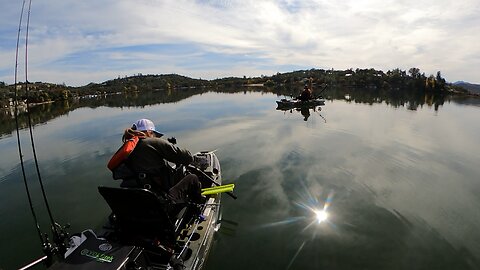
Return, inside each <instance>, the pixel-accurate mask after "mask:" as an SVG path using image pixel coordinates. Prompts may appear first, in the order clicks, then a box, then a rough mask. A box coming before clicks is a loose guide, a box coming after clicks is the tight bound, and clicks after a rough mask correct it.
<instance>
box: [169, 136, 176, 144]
mask: <svg viewBox="0 0 480 270" xmlns="http://www.w3.org/2000/svg"><path fill="white" fill-rule="evenodd" d="M167 141H168V142H169V143H171V144H177V139H175V137H171V138H168V139H167Z"/></svg>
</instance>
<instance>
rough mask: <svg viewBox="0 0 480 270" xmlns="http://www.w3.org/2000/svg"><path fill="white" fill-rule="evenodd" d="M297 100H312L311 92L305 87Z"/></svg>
mask: <svg viewBox="0 0 480 270" xmlns="http://www.w3.org/2000/svg"><path fill="white" fill-rule="evenodd" d="M297 99H299V100H301V101H308V100H311V99H313V95H312V90H311V89H310V88H309V87H308V86H307V85H305V87H304V88H303V91H302V93H301V94H300V96H299V97H297Z"/></svg>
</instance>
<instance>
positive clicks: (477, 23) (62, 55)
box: [0, 0, 480, 84]
mask: <svg viewBox="0 0 480 270" xmlns="http://www.w3.org/2000/svg"><path fill="white" fill-rule="evenodd" d="M2 1H6V0H2ZM457 2H458V1H457ZM457 2H451V1H433V0H429V1H422V2H421V3H420V2H418V1H410V0H407V1H379V0H373V1H353V0H349V1H343V2H341V3H338V2H331V1H320V0H318V1H294V0H289V1H268V0H266V1H253V0H248V1H227V0H219V1H187V0H180V1H173V0H172V1H155V0H149V1H148V0H144V1H101V2H96V1H71V2H66V1H57V0H51V1H43V2H34V3H33V6H32V8H33V10H32V18H31V35H30V41H29V44H30V45H29V46H30V52H29V58H30V59H29V61H30V62H31V63H32V64H31V66H32V67H33V66H35V68H39V69H42V70H65V71H66V72H67V73H72V74H74V73H75V72H76V68H75V67H76V65H75V63H74V60H71V59H70V60H68V61H64V60H65V59H68V57H70V56H71V55H82V54H85V53H89V52H92V51H95V50H97V51H101V52H99V53H101V54H102V57H104V58H105V59H106V61H105V64H104V66H97V65H95V66H91V67H89V69H90V72H91V74H92V75H94V74H95V77H98V76H97V74H98V72H97V71H98V70H105V69H107V68H108V64H109V61H108V59H111V60H115V61H119V60H121V59H122V57H125V55H126V54H128V53H131V52H130V51H129V50H123V51H122V50H118V48H122V47H129V46H144V45H155V44H157V45H161V44H187V45H188V44H191V45H192V46H194V47H195V48H196V49H198V50H199V52H198V54H205V53H207V54H208V53H214V54H224V55H235V56H236V57H240V56H241V55H250V56H255V57H258V58H259V59H260V60H261V61H259V62H261V65H262V67H261V68H260V67H256V65H255V63H254V62H253V63H252V62H251V61H249V62H248V63H249V64H248V65H247V64H243V66H239V65H238V63H235V62H232V63H230V65H231V66H232V69H231V70H230V71H228V70H225V69H222V70H221V71H222V72H221V73H231V74H232V75H236V76H242V75H243V74H233V72H234V71H235V70H248V69H251V70H258V71H261V70H265V65H269V68H268V69H269V70H271V71H273V72H276V71H286V70H280V69H281V66H282V65H294V66H304V67H306V68H307V67H317V68H330V67H333V68H337V69H344V68H351V67H352V68H356V67H360V68H362V67H364V68H365V67H368V68H369V67H373V68H377V69H383V70H388V69H391V68H396V67H399V68H402V69H408V68H409V67H412V66H415V67H419V68H420V69H421V70H422V71H423V72H426V73H427V74H428V73H435V72H436V71H437V70H441V71H442V74H443V75H444V76H445V77H446V78H447V80H450V81H455V80H468V81H472V82H480V78H479V77H478V75H477V74H475V73H476V72H474V71H475V70H477V69H478V68H479V67H480V59H479V58H478V57H476V56H477V55H479V54H480V49H479V48H478V46H477V44H478V43H479V41H480V38H479V36H478V32H479V30H480V18H479V17H478V16H477V14H478V13H479V11H480V3H479V2H478V1H473V0H464V1H461V2H458V3H457ZM2 6H3V4H2ZM6 7H7V8H9V9H12V10H10V12H8V16H7V17H8V18H7V19H8V20H10V21H11V20H13V19H15V17H16V16H18V13H19V9H20V6H19V7H18V11H17V10H15V9H14V7H13V6H12V5H11V4H8V5H6ZM7 19H0V21H1V22H2V26H1V28H0V31H1V32H6V31H9V33H13V31H12V29H10V28H12V27H13V25H12V23H11V22H9V23H6V22H7ZM17 21H18V19H17ZM3 22H5V24H3ZM4 27H8V29H5V28H4ZM0 42H2V43H0V56H1V57H2V59H7V61H2V62H0V70H7V69H8V67H9V66H13V63H11V59H9V58H8V57H6V55H9V54H13V53H14V44H7V43H5V42H4V41H3V40H1V39H0ZM111 48H115V49H116V50H115V51H111ZM135 53H136V54H135V57H138V59H139V60H141V59H144V60H145V61H146V62H151V61H152V59H158V65H154V66H152V65H150V66H147V67H145V69H151V68H158V71H156V72H155V71H154V72H153V73H163V72H165V73H170V72H174V73H181V72H182V74H185V75H189V74H197V73H199V72H198V68H196V69H195V70H188V68H186V67H185V66H184V65H182V64H181V63H183V61H184V59H185V57H181V55H180V54H171V52H168V55H167V53H164V54H162V52H155V53H154V54H155V55H152V53H149V52H146V53H144V54H138V52H135ZM4 56H5V57H6V58H3V57H4ZM110 57H113V58H110ZM175 57H178V58H181V61H182V62H180V60H178V61H177V60H176V58H175ZM165 58H169V60H167V61H165V62H163V61H162V60H164V59H165ZM128 59H129V57H128V56H127V57H126V58H125V61H128ZM200 59H201V60H200V61H202V62H200V63H195V66H199V65H202V64H204V65H205V70H204V71H203V74H199V76H201V77H204V78H216V77H219V76H221V75H218V76H215V75H214V74H213V73H215V72H217V70H215V69H209V67H211V66H212V63H215V62H216V61H225V58H221V60H218V59H215V58H200ZM59 63H62V64H59ZM162 63H163V64H162ZM127 64H128V63H127V62H126V63H125V65H124V66H125V68H127ZM138 69H139V68H138V66H135V67H132V68H131V70H130V72H127V74H133V73H137V72H143V73H146V72H145V71H143V70H138ZM82 72H85V71H82ZM103 73H104V74H105V75H108V72H103ZM113 73H117V71H114V72H113ZM212 75H213V76H212ZM252 75H260V74H252ZM9 76H10V75H9V74H6V73H0V79H4V80H6V81H11V79H8V77H9ZM57 76H58V77H59V79H56V80H55V81H63V80H62V79H60V77H65V76H63V75H62V74H61V73H60V74H58V75H57ZM82 76H84V75H82ZM93 77H94V76H92V80H93ZM106 79H110V77H104V78H101V79H100V80H101V81H102V80H106ZM38 80H45V79H43V78H38ZM92 80H86V81H83V80H76V81H77V82H76V83H80V84H82V83H87V82H89V81H92ZM67 83H71V82H70V81H67Z"/></svg>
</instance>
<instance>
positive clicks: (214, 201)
mask: <svg viewBox="0 0 480 270" xmlns="http://www.w3.org/2000/svg"><path fill="white" fill-rule="evenodd" d="M194 157H195V159H194V162H193V163H192V164H191V165H188V166H181V167H177V168H175V170H176V172H177V173H178V172H180V173H182V174H183V175H186V174H188V173H193V174H196V175H197V176H198V178H199V180H200V182H201V183H202V187H203V189H202V194H203V195H204V196H205V198H204V202H203V203H201V204H193V203H185V204H175V203H173V202H171V201H169V200H168V199H167V198H166V197H162V196H159V195H157V194H156V193H154V192H152V191H150V190H147V189H142V188H116V187H104V186H100V187H98V190H99V192H100V194H101V195H102V196H103V198H104V199H105V201H106V202H107V204H108V205H109V206H110V208H111V210H112V214H111V215H110V216H109V217H108V221H107V222H106V224H105V225H104V226H103V229H102V230H101V231H99V232H94V231H93V230H91V229H89V230H84V231H83V232H81V233H77V234H74V235H72V236H71V237H70V239H69V243H68V246H67V247H66V250H65V253H64V254H63V255H62V256H61V257H62V258H61V259H60V260H59V261H58V262H55V263H54V264H53V265H52V266H51V267H50V268H49V269H53V270H71V269H92V270H96V269H102V270H104V269H125V270H127V269H173V270H177V269H189V270H200V269H202V268H203V267H204V265H205V262H206V259H207V256H208V253H209V251H210V247H211V244H212V242H213V238H214V235H215V232H217V231H218V230H219V228H220V224H221V223H220V221H221V214H220V202H221V193H226V194H228V195H230V196H232V197H233V198H236V197H235V195H233V193H232V191H233V188H234V184H228V185H224V186H222V176H221V170H220V162H219V161H218V158H217V156H216V155H215V153H213V152H200V153H197V154H195V155H194Z"/></svg>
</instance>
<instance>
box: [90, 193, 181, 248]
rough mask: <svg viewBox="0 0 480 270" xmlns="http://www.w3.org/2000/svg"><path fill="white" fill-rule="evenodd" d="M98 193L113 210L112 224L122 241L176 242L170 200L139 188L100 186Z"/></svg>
mask: <svg viewBox="0 0 480 270" xmlns="http://www.w3.org/2000/svg"><path fill="white" fill-rule="evenodd" d="M98 191H99V192H100V194H101V195H102V196H103V198H104V199H105V201H106V202H107V203H108V205H109V206H110V209H111V210H112V216H111V217H112V218H111V222H112V225H113V228H114V230H115V231H116V232H117V233H118V236H119V238H120V240H121V241H123V242H126V243H128V244H135V245H138V244H140V245H142V243H148V242H153V241H160V242H161V243H163V244H167V245H169V244H173V243H174V242H175V239H176V232H175V225H174V223H175V220H172V218H171V217H170V215H169V209H170V207H171V205H170V201H168V200H166V199H163V198H161V197H159V196H157V195H156V194H155V193H153V192H152V191H150V190H147V189H140V188H114V187H104V186H100V187H98ZM174 219H175V218H174Z"/></svg>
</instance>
